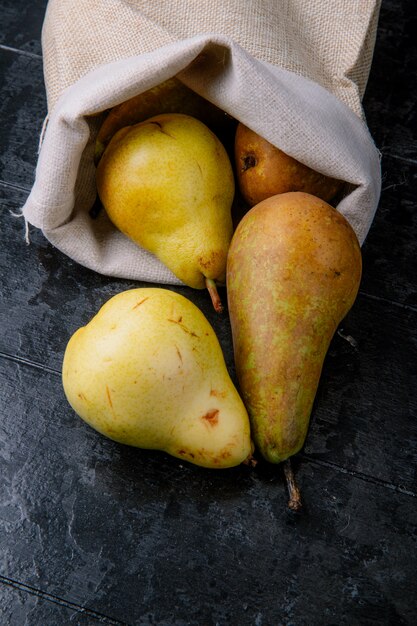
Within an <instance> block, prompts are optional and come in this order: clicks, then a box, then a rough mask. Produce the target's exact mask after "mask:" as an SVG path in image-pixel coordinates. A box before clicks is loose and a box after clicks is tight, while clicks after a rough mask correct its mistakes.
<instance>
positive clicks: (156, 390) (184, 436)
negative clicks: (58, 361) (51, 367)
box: [62, 288, 252, 468]
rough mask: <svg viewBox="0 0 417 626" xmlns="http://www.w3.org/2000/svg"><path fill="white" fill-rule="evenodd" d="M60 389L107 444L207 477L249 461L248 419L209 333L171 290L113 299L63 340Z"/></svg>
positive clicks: (191, 307)
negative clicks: (167, 457)
mask: <svg viewBox="0 0 417 626" xmlns="http://www.w3.org/2000/svg"><path fill="white" fill-rule="evenodd" d="M62 380H63V387H64V391H65V394H66V397H67V399H68V401H69V403H70V405H71V406H72V407H73V409H74V411H75V412H76V413H77V414H78V415H79V416H80V417H81V418H82V419H83V420H85V421H86V422H87V423H88V424H89V425H90V426H92V427H93V428H94V429H96V430H97V431H99V432H100V433H102V434H103V435H105V436H107V437H109V438H110V439H113V440H115V441H118V442H120V443H123V444H127V445H131V446H136V447H139V448H148V449H156V450H163V451H165V452H167V453H168V454H171V455H172V456H174V457H178V458H180V459H183V460H184V461H189V462H191V463H194V464H196V465H200V466H203V467H208V468H226V467H232V466H235V465H238V464H240V463H242V462H243V461H245V460H246V459H248V458H249V457H250V456H251V453H252V443H251V438H250V426H249V419H248V415H247V412H246V409H245V407H244V405H243V402H242V400H241V398H240V396H239V395H238V393H237V391H236V388H235V386H234V385H233V382H232V380H231V378H230V376H229V374H228V371H227V368H226V364H225V361H224V358H223V353H222V350H221V347H220V344H219V342H218V340H217V337H216V334H215V332H214V330H213V328H212V326H211V325H210V324H209V322H208V320H207V319H206V318H205V316H204V315H203V313H202V312H201V311H200V309H198V308H197V307H196V306H195V305H194V304H193V303H192V302H191V301H190V300H188V298H185V297H184V296H181V295H179V294H177V293H175V292H173V291H171V290H169V289H162V288H138V289H130V290H127V291H124V292H121V293H119V294H117V295H116V296H113V297H112V298H111V299H110V300H109V301H108V302H107V303H105V304H104V306H103V307H102V308H101V309H100V310H99V312H98V313H97V314H96V315H95V316H94V317H93V318H92V319H91V321H90V322H89V323H88V324H87V325H86V326H84V327H82V328H79V329H78V330H77V331H76V332H75V333H74V335H73V336H72V337H71V339H70V340H69V342H68V345H67V347H66V350H65V355H64V361H63V368H62Z"/></svg>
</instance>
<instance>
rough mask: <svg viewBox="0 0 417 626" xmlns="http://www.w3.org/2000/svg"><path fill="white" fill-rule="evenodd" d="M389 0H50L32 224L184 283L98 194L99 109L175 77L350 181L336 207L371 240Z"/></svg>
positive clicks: (73, 250) (28, 208)
mask: <svg viewBox="0 0 417 626" xmlns="http://www.w3.org/2000/svg"><path fill="white" fill-rule="evenodd" d="M379 6H380V0H349V1H347V0H332V2H328V1H327V0H310V1H308V2H306V1H305V0H251V1H250V2H249V1H247V0H211V2H209V3H208V2H203V1H201V0H172V1H170V2H164V1H163V0H152V1H150V0H100V1H96V0H50V1H49V4H48V7H47V12H46V16H45V22H44V28H43V54H44V71H45V83H46V91H47V99H48V114H49V115H48V124H47V127H46V131H45V133H44V136H43V141H42V146H41V150H40V154H39V160H38V166H37V171H36V180H35V183H34V186H33V189H32V191H31V194H30V196H29V198H28V200H27V202H26V204H25V206H24V207H23V214H24V216H25V218H26V220H27V221H28V222H29V223H30V224H32V225H34V226H36V227H38V228H40V229H42V231H43V232H44V234H45V236H46V237H47V238H48V239H49V240H50V241H51V243H52V244H54V245H55V246H56V247H57V248H59V249H60V250H62V251H63V252H64V253H66V254H67V255H69V256H70V257H72V258H73V259H75V260H76V261H77V262H79V263H81V264H83V265H85V266H87V267H89V268H92V269H94V270H96V271H98V272H100V273H103V274H106V275H113V276H118V277H125V278H130V279H142V280H148V281H156V282H160V283H178V280H177V279H176V278H175V277H174V276H173V275H172V274H171V272H170V271H169V270H168V269H166V268H165V267H164V266H163V265H162V264H161V263H160V262H159V261H158V260H157V259H155V258H154V257H153V256H152V255H150V254H148V253H147V252H145V251H144V250H142V249H141V248H139V247H138V246H136V245H135V244H133V243H132V242H131V241H129V240H128V239H127V238H126V237H125V236H124V235H122V234H121V233H120V232H119V231H117V230H116V229H115V228H114V227H113V225H112V224H111V223H110V221H109V220H108V218H107V216H106V214H105V213H104V212H102V213H101V214H100V216H99V218H98V219H96V220H92V219H91V217H90V216H89V209H90V207H91V206H92V204H93V202H94V199H95V193H96V190H95V169H94V164H93V150H94V141H95V136H96V133H97V129H98V125H99V123H100V121H101V118H100V116H99V117H95V118H92V119H91V118H89V117H88V116H95V115H97V114H99V113H100V112H103V111H105V110H106V109H108V108H110V107H112V106H114V105H116V104H118V103H120V102H122V101H124V100H126V99H128V98H130V97H132V96H134V95H136V94H139V93H142V92H143V91H145V90H147V89H149V88H150V87H153V86H155V85H157V84H159V83H161V82H162V81H164V80H166V79H167V78H169V77H171V76H174V75H176V76H178V77H179V78H180V79H181V80H182V81H183V82H184V83H185V84H186V85H187V86H188V87H191V88H192V89H193V90H195V91H196V92H197V93H199V94H200V95H202V96H203V97H205V98H206V99H208V100H209V101H211V102H213V103H214V104H216V105H217V106H219V107H221V108H222V109H223V110H225V111H226V112H228V113H229V114H230V115H232V116H233V117H235V118H236V119H238V120H240V121H242V122H243V123H245V124H246V125H247V126H249V127H250V128H252V129H253V130H255V131H256V132H258V133H259V134H260V135H262V136H263V137H265V138H266V139H268V140H269V141H270V142H271V143H273V144H275V145H277V146H279V147H280V148H281V149H282V150H284V151H285V152H287V153H288V154H291V155H292V156H294V157H295V158H297V159H298V160H300V161H302V162H303V163H305V164H307V165H308V166H310V167H312V168H313V169H315V170H317V171H319V172H323V173H324V174H327V175H329V176H333V177H335V178H339V179H342V180H344V181H346V182H347V183H348V189H349V190H350V191H349V193H347V195H346V196H345V197H344V198H343V199H342V200H341V202H340V203H339V204H338V207H337V208H338V210H339V211H341V212H342V213H343V214H344V215H345V217H346V218H347V219H348V220H349V222H350V223H351V224H352V226H353V228H354V229H355V231H356V233H357V235H358V237H359V240H360V242H361V243H362V242H363V241H364V239H365V237H366V234H367V232H368V229H369V227H370V224H371V222H372V219H373V216H374V213H375V210H376V207H377V204H378V199H379V193H380V163H379V153H378V151H377V149H376V147H375V145H374V143H373V141H372V138H371V136H370V135H369V132H368V129H367V126H366V122H365V121H364V118H363V113H362V107H361V99H362V96H363V93H364V89H365V86H366V82H367V78H368V73H369V69H370V64H371V59H372V53H373V47H374V41H375V33H376V26H377V19H378V13H379Z"/></svg>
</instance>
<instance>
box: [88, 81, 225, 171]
mask: <svg viewBox="0 0 417 626" xmlns="http://www.w3.org/2000/svg"><path fill="white" fill-rule="evenodd" d="M161 113H185V114H186V115H191V116H193V117H196V118H197V119H199V120H201V121H202V122H204V123H205V124H206V125H207V126H208V127H209V128H210V130H212V131H213V132H214V133H215V134H216V135H217V136H219V137H222V142H223V143H224V142H225V141H226V142H227V144H228V145H229V144H230V145H231V146H232V145H233V136H234V132H235V129H236V120H235V119H234V118H233V117H231V116H230V115H228V114H227V113H225V112H224V111H222V110H221V109H220V108H219V107H217V106H216V105H214V104H212V103H211V102H209V101H208V100H206V99H205V98H202V97H201V96H199V95H198V94H197V93H196V92H195V91H193V90H192V89H189V88H188V87H187V86H186V85H184V84H183V83H182V82H181V81H180V80H179V79H178V78H176V77H175V76H174V77H172V78H169V79H168V80H166V81H164V82H163V83H160V84H159V85H156V86H155V87H152V88H151V89H148V90H147V91H145V92H143V93H140V94H138V95H136V96H133V97H132V98H129V99H128V100H125V101H124V102H121V103H120V104H118V105H116V106H114V107H113V108H111V109H110V111H109V112H108V114H107V116H106V117H105V119H104V121H103V123H102V125H101V127H100V129H99V131H98V134H97V138H96V143H95V153H94V162H95V163H96V164H97V163H98V162H99V160H100V158H101V156H102V154H103V152H104V150H105V148H106V146H107V144H108V143H109V141H110V139H111V138H112V137H113V135H115V133H116V132H117V131H118V130H120V129H121V128H124V127H125V126H131V125H132V124H138V123H139V122H143V121H145V120H147V119H148V118H150V117H152V116H153V115H160V114H161Z"/></svg>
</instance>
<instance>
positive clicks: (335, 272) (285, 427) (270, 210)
mask: <svg viewBox="0 0 417 626" xmlns="http://www.w3.org/2000/svg"><path fill="white" fill-rule="evenodd" d="M361 271H362V262H361V251H360V247H359V243H358V240H357V238H356V235H355V233H354V231H353V229H352V227H351V226H350V225H349V223H348V222H347V220H346V219H345V218H344V217H343V216H342V215H341V214H340V213H339V212H338V211H337V210H336V209H334V208H333V207H331V206H330V205H329V204H327V203H326V202H324V201H323V200H321V199H319V198H317V197H315V196H312V195H310V194H306V193H303V192H289V193H285V194H279V195H276V196H273V197H271V198H268V199H267V200H263V201H262V202H260V203H259V204H257V205H256V206H255V207H253V208H252V209H250V210H249V211H248V213H247V214H246V215H245V216H244V217H243V219H242V220H241V222H240V223H239V225H238V227H237V229H236V231H235V234H234V236H233V240H232V243H231V246H230V251H229V259H228V264H227V293H228V306H229V314H230V320H231V327H232V337H233V347H234V356H235V363H236V372H237V378H238V382H239V391H240V393H241V396H242V398H243V401H244V403H245V405H246V408H247V410H248V413H249V417H250V420H251V427H252V435H253V439H254V442H255V445H256V446H257V448H258V450H259V451H260V453H261V454H262V456H263V457H264V458H265V459H266V460H267V461H270V462H272V463H280V462H281V461H284V460H285V459H289V457H291V456H292V455H294V454H296V453H297V452H298V451H299V450H300V449H301V447H302V446H303V444H304V441H305V438H306V434H307V430H308V426H309V420H310V414H311V410H312V405H313V401H314V398H315V395H316V392H317V386H318V383H319V379H320V376H321V371H322V366H323V362H324V359H325V356H326V353H327V350H328V347H329V343H330V341H331V339H332V337H333V335H334V333H335V331H336V329H337V326H338V324H339V323H340V321H341V320H342V319H343V318H344V316H345V315H346V314H347V312H348V311H349V309H350V308H351V306H352V305H353V303H354V301H355V298H356V295H357V292H358V288H359V283H360V279H361Z"/></svg>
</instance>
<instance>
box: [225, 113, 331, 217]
mask: <svg viewBox="0 0 417 626" xmlns="http://www.w3.org/2000/svg"><path fill="white" fill-rule="evenodd" d="M235 162H236V178H237V182H238V186H239V190H240V192H241V195H242V197H243V198H244V200H245V201H246V202H247V204H248V205H249V206H250V207H252V206H254V205H255V204H258V202H261V201H262V200H265V199H266V198H269V197H270V196H274V195H276V194H278V193H286V192H288V191H304V192H305V193H310V194H312V195H315V196H318V197H319V198H322V200H325V201H326V202H330V201H331V200H332V199H333V198H334V197H335V195H336V194H337V192H338V191H340V189H341V187H342V182H341V181H340V180H336V179H335V178H331V177H329V176H325V175H324V174H321V173H320V172H316V171H315V170H313V169H311V168H310V167H308V166H307V165H304V163H301V162H300V161H297V159H294V158H293V157H292V156H290V155H289V154H286V153H285V152H283V151H282V150H280V149H279V148H277V147H276V146H274V145H272V144H271V143H270V142H269V141H267V140H266V139H264V138H263V137H261V136H260V135H258V134H257V133H256V132H255V131H253V130H251V129H250V128H248V127H247V126H245V125H244V124H242V123H239V124H238V126H237V129H236V136H235Z"/></svg>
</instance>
